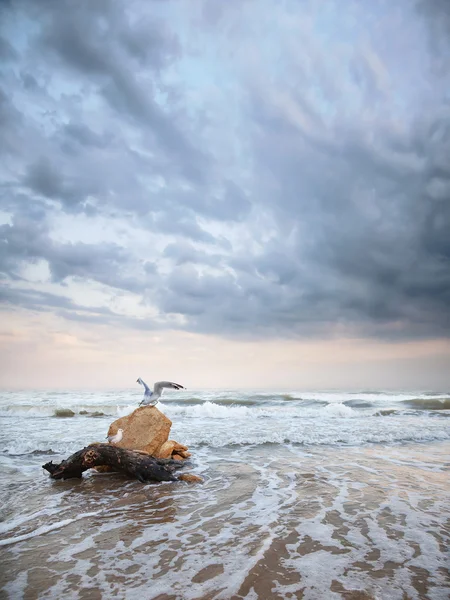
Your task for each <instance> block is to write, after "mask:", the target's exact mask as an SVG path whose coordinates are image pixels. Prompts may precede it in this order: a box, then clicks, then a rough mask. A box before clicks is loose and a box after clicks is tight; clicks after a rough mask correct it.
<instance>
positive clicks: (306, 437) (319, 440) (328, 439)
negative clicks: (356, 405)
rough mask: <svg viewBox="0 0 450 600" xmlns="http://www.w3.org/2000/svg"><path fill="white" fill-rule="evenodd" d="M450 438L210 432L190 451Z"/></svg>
mask: <svg viewBox="0 0 450 600" xmlns="http://www.w3.org/2000/svg"><path fill="white" fill-rule="evenodd" d="M449 439H450V432H449V431H448V429H444V428H442V429H440V430H439V429H436V430H433V431H431V430H426V429H423V430H420V431H416V432H412V431H411V430H406V429H405V430H383V431H365V432H358V431H356V430H353V431H339V430H337V429H336V430H333V431H327V432H316V433H315V432H312V431H309V432H289V433H288V434H286V433H281V432H271V433H266V434H261V433H259V434H255V435H247V437H245V438H244V437H243V438H241V439H239V438H238V437H237V436H236V438H233V436H226V435H221V436H218V435H215V436H211V437H209V436H208V435H207V434H204V436H203V437H202V438H200V439H198V441H197V442H196V443H193V442H191V443H190V446H189V448H190V450H191V451H193V452H195V448H196V447H210V448H238V447H250V446H254V447H259V446H267V445H271V446H287V445H292V446H308V447H312V446H331V447H332V446H365V445H371V444H401V443H410V442H411V443H422V442H437V441H446V440H449Z"/></svg>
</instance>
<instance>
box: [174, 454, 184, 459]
mask: <svg viewBox="0 0 450 600" xmlns="http://www.w3.org/2000/svg"><path fill="white" fill-rule="evenodd" d="M172 458H173V460H184V458H183V457H182V456H180V455H179V454H172Z"/></svg>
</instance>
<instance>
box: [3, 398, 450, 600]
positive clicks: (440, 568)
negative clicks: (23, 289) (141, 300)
mask: <svg viewBox="0 0 450 600" xmlns="http://www.w3.org/2000/svg"><path fill="white" fill-rule="evenodd" d="M139 399H140V396H139V395H137V394H136V393H133V394H131V393H130V392H126V391H117V392H109V393H102V394H95V393H89V394H85V393H75V392H74V393H67V394H61V395H60V394H49V393H48V394H42V393H33V394H31V393H26V394H25V393H10V394H3V395H2V397H1V398H0V414H1V415H2V417H1V419H2V428H1V430H2V437H1V441H0V464H1V467H2V470H1V472H2V474H1V478H2V480H1V484H2V491H1V494H2V520H1V522H0V554H1V561H2V564H3V567H4V568H3V570H2V574H1V575H0V587H2V590H3V593H4V594H5V595H6V597H8V598H12V599H16V598H26V599H28V598H30V599H31V598H52V599H53V598H60V597H64V598H89V599H90V598H126V599H127V600H128V599H131V600H133V599H134V598H136V599H137V598H158V599H160V600H163V599H166V600H167V599H169V598H170V599H172V598H173V599H181V600H190V599H201V598H204V599H207V598H211V599H212V598H217V599H224V600H230V599H234V598H249V599H253V598H254V599H257V598H260V599H272V598H306V599H323V598H339V599H340V598H344V599H346V598H350V599H356V598H380V599H384V598H392V599H394V600H395V599H397V598H398V599H400V600H405V598H411V599H416V598H430V599H439V600H440V599H441V598H447V597H448V596H449V592H450V583H449V582H450V578H449V560H448V550H447V548H448V546H449V528H450V527H449V526H450V503H449V500H450V483H449V469H450V421H449V419H448V418H447V416H446V415H448V414H449V413H450V411H449V404H448V402H449V400H448V396H447V395H445V394H433V395H432V394H425V393H422V394H417V393H412V394H395V395H394V394H389V393H387V392H383V393H374V392H363V393H359V394H342V393H322V394H306V393H299V392H295V391H293V392H291V393H289V394H286V393H284V392H283V393H282V394H281V393H279V394H277V393H272V394H269V393H262V392H252V393H249V392H246V393H244V392H232V391H228V392H225V391H221V392H202V393H201V392H195V393H189V396H188V395H187V393H184V394H181V393H172V394H167V395H166V396H165V397H164V399H163V403H160V404H159V405H158V408H159V409H160V410H162V411H163V412H165V413H166V414H167V415H168V416H169V418H171V419H172V421H173V427H172V433H171V437H172V438H174V439H177V440H178V441H180V442H182V443H186V444H188V445H189V447H190V448H189V449H190V451H191V452H192V453H193V462H192V464H191V466H190V469H191V470H192V471H193V472H195V473H197V474H199V475H201V476H202V477H203V478H204V480H205V481H204V483H203V484H201V485H198V484H197V485H190V484H185V483H175V484H173V483H171V484H157V485H142V484H140V483H139V482H135V481H130V480H127V479H126V478H125V477H123V476H121V475H119V474H110V475H99V474H89V473H88V474H86V475H85V477H84V479H83V480H82V481H73V480H71V481H65V482H54V481H51V480H50V479H49V478H48V476H47V475H45V474H44V472H43V471H42V469H41V465H42V464H43V463H45V462H47V461H48V460H54V461H55V462H57V461H59V460H60V459H61V458H65V457H67V456H68V455H69V454H70V453H71V452H73V451H75V450H78V449H80V448H81V447H82V446H83V445H86V444H87V443H89V442H91V441H100V440H102V439H103V438H104V436H105V435H106V431H107V428H108V426H109V423H110V422H111V421H112V420H113V419H114V418H117V416H118V415H122V414H127V413H128V412H130V411H131V410H132V409H133V408H134V407H135V406H136V405H137V403H138V401H139ZM436 407H437V408H436ZM66 409H71V410H72V411H73V412H74V413H75V416H73V417H56V416H54V415H55V412H56V411H57V410H66ZM80 411H86V412H87V413H100V412H102V413H104V416H95V417H94V416H90V415H89V414H82V415H80V414H79V413H80Z"/></svg>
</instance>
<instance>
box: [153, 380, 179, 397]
mask: <svg viewBox="0 0 450 600" xmlns="http://www.w3.org/2000/svg"><path fill="white" fill-rule="evenodd" d="M163 388H171V389H173V390H184V386H182V385H180V384H179V383H173V382H172V381H157V382H156V383H155V385H154V386H153V393H154V394H155V396H156V395H160V394H161V392H162V391H163Z"/></svg>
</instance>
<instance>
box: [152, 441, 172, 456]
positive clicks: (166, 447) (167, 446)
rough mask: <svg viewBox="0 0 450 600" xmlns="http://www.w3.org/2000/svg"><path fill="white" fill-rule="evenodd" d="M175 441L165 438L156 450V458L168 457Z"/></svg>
mask: <svg viewBox="0 0 450 600" xmlns="http://www.w3.org/2000/svg"><path fill="white" fill-rule="evenodd" d="M175 444H176V442H174V441H173V440H167V442H164V444H163V445H162V446H161V448H159V449H158V450H157V451H156V454H155V456H156V457H157V458H170V457H171V456H172V452H173V449H174V446H175Z"/></svg>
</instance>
